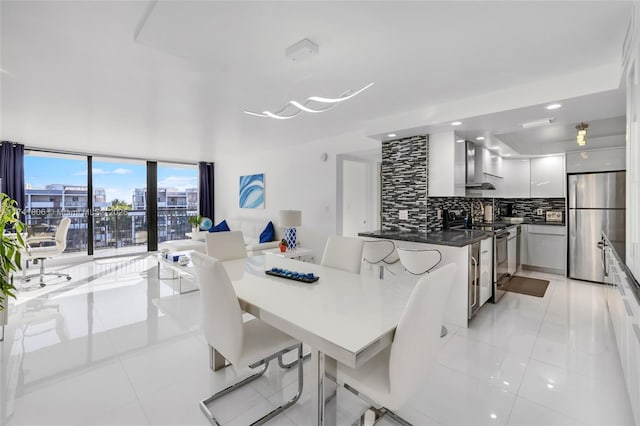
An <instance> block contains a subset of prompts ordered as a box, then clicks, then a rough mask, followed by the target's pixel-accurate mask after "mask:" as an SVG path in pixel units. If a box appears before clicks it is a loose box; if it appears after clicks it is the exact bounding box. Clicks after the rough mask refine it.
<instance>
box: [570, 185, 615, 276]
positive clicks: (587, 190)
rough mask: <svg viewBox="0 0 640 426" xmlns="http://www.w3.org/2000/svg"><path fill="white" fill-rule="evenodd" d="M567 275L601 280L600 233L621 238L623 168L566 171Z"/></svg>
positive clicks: (612, 238) (602, 274)
mask: <svg viewBox="0 0 640 426" xmlns="http://www.w3.org/2000/svg"><path fill="white" fill-rule="evenodd" d="M568 192H569V200H568V201H569V218H568V219H569V277H570V278H575V279H579V280H586V281H594V282H600V283H601V282H604V272H603V269H602V262H601V258H602V253H601V251H600V249H599V248H598V242H599V241H600V233H601V232H602V231H604V232H605V233H606V234H607V236H608V237H609V239H610V240H612V241H621V242H624V238H625V234H624V228H625V218H624V217H625V172H606V173H585V174H575V175H569V187H568Z"/></svg>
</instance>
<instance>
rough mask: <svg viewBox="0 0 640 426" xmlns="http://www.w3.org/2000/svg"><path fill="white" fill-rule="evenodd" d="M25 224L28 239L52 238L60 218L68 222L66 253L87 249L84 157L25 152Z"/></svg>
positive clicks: (80, 252)
mask: <svg viewBox="0 0 640 426" xmlns="http://www.w3.org/2000/svg"><path fill="white" fill-rule="evenodd" d="M24 179H25V200H26V201H25V212H24V213H25V222H26V224H27V225H28V232H29V234H30V235H39V236H50V235H54V234H55V231H56V229H57V226H58V224H59V223H60V220H61V219H62V218H63V217H68V218H69V219H71V225H70V226H69V232H68V234H67V247H66V250H65V252H66V253H78V254H86V253H87V247H88V226H87V219H88V217H89V214H88V204H89V198H88V193H87V191H88V188H87V157H85V156H80V155H67V154H54V153H50V152H38V151H28V152H26V153H25V156H24Z"/></svg>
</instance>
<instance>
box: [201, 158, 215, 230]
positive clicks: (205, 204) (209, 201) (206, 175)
mask: <svg viewBox="0 0 640 426" xmlns="http://www.w3.org/2000/svg"><path fill="white" fill-rule="evenodd" d="M198 172H199V173H198V175H199V177H200V185H199V193H198V196H199V197H200V216H203V217H208V218H209V219H211V220H215V217H214V216H213V211H214V209H213V207H214V203H213V163H205V162H200V163H198Z"/></svg>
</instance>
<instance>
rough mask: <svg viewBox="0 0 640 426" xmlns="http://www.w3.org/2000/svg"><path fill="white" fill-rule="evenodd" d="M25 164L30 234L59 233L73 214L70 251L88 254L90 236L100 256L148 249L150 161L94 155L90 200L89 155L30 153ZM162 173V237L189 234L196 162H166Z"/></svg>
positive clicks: (194, 202) (159, 205)
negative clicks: (90, 224) (148, 173)
mask: <svg viewBox="0 0 640 426" xmlns="http://www.w3.org/2000/svg"><path fill="white" fill-rule="evenodd" d="M24 164H25V201H26V203H25V204H26V205H25V207H26V208H25V211H24V214H25V216H24V217H25V222H26V224H27V225H28V232H29V234H30V235H40V236H49V235H54V234H55V232H56V229H57V225H58V224H59V223H60V220H61V219H62V218H63V217H68V218H69V219H71V225H70V227H69V231H68V234H67V247H66V250H65V252H68V253H80V254H82V253H85V254H86V253H87V252H88V251H89V246H90V239H91V248H92V250H91V251H92V253H93V254H95V255H96V256H111V255H117V254H123V253H130V252H140V251H146V250H147V241H148V233H149V232H150V230H149V229H148V226H147V208H148V206H149V200H148V198H147V170H146V162H144V161H138V160H122V159H111V158H103V157H94V158H93V159H92V170H91V178H92V187H93V196H92V199H91V203H90V200H89V196H88V188H89V179H88V173H89V171H88V159H87V157H85V156H81V155H68V154H54V153H48V152H30V153H28V154H26V155H25V160H24ZM157 174H158V181H157V192H158V199H157V200H155V202H156V203H157V211H158V216H157V230H156V231H155V232H157V235H158V242H159V243H160V242H163V241H167V240H176V239H183V238H186V236H185V234H186V233H187V232H190V231H191V227H190V225H189V224H188V222H187V219H188V217H189V216H192V215H195V214H197V211H198V190H197V185H198V170H197V166H195V165H188V164H184V165H183V164H165V163H161V164H158V168H157ZM91 204H92V205H91ZM89 221H93V229H92V230H91V231H90V227H89Z"/></svg>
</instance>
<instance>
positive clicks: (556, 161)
mask: <svg viewBox="0 0 640 426" xmlns="http://www.w3.org/2000/svg"><path fill="white" fill-rule="evenodd" d="M565 180H566V177H565V172H564V155H554V156H551V157H541V158H532V159H531V198H564V196H565Z"/></svg>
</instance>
